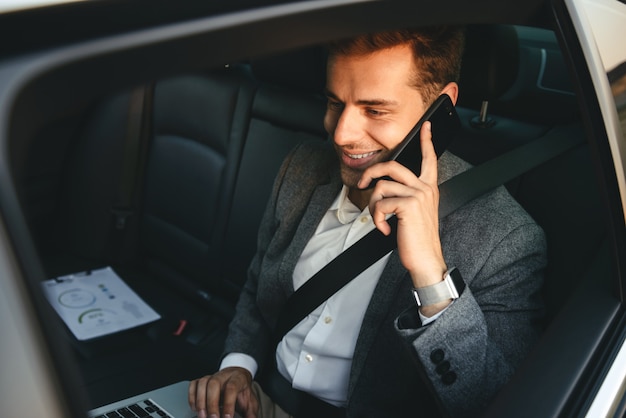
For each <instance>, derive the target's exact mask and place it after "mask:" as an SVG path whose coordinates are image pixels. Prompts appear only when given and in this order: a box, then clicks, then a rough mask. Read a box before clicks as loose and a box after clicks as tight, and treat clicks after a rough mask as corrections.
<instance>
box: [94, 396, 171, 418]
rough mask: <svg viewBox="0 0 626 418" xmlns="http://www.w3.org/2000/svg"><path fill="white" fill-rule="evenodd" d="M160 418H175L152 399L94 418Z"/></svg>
mask: <svg viewBox="0 0 626 418" xmlns="http://www.w3.org/2000/svg"><path fill="white" fill-rule="evenodd" d="M137 417H139V418H160V417H169V418H174V417H173V416H172V415H170V414H169V413H167V412H166V411H165V410H164V409H163V408H161V407H160V406H158V405H157V404H156V403H154V401H152V400H151V399H146V400H143V401H139V402H137V403H134V404H132V405H128V406H125V407H123V408H120V409H116V410H114V411H111V412H108V413H106V414H102V415H98V416H96V417H94V418H137Z"/></svg>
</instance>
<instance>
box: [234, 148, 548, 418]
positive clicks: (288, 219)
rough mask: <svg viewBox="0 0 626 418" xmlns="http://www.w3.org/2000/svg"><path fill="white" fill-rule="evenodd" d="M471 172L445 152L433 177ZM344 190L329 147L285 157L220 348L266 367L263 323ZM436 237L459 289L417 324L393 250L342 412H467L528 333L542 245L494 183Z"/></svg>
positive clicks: (480, 403)
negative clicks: (459, 278)
mask: <svg viewBox="0 0 626 418" xmlns="http://www.w3.org/2000/svg"><path fill="white" fill-rule="evenodd" d="M468 167H469V165H468V164H467V163H465V162H464V161H462V160H460V159H459V158H457V157H455V156H453V155H451V154H449V153H445V154H444V155H443V156H442V157H441V158H440V160H439V179H440V182H443V181H445V180H447V179H448V178H450V177H452V176H453V175H455V174H457V173H459V172H461V171H463V170H466V169H467V168H468ZM341 186H342V184H341V178H340V175H339V169H338V163H337V159H336V156H335V153H334V151H333V149H332V146H330V144H328V143H324V144H306V145H301V146H299V147H298V148H296V149H295V150H294V151H293V152H292V153H291V154H290V155H289V156H288V157H287V159H286V160H285V162H284V163H283V166H282V168H281V170H280V172H279V174H278V176H277V178H276V181H275V184H274V189H273V193H272V196H271V198H270V200H269V202H268V205H267V209H266V211H265V214H264V217H263V220H262V223H261V227H260V230H259V236H258V249H257V253H256V255H255V257H254V259H253V261H252V264H251V266H250V269H249V273H248V279H247V282H246V284H245V286H244V289H243V291H242V294H241V296H240V300H239V302H238V304H237V313H236V315H235V318H234V320H233V321H232V323H231V325H230V329H229V335H228V338H227V341H226V346H225V353H229V352H242V353H247V354H249V355H251V356H252V357H254V358H255V359H256V360H257V362H258V363H259V365H260V366H261V367H263V365H264V364H265V362H266V359H267V358H268V354H271V353H272V351H273V350H274V349H275V347H274V346H273V344H272V342H271V341H272V338H271V332H272V329H273V328H274V326H275V324H276V320H277V317H278V315H279V313H280V311H281V309H282V307H283V305H284V303H285V301H286V300H287V298H288V297H289V295H290V294H291V293H293V291H294V290H293V282H292V273H293V270H294V268H295V265H296V262H297V260H298V257H299V256H300V254H301V252H302V251H303V249H304V247H305V245H306V243H307V242H308V240H309V239H310V237H311V236H312V234H313V233H314V232H315V228H316V226H317V225H318V223H319V222H320V220H321V219H322V217H323V216H324V214H325V212H326V210H327V209H328V207H329V206H330V204H331V203H332V202H333V200H334V199H335V197H336V196H337V194H338V193H339V190H340V189H341ZM440 235H441V243H442V246H443V252H444V257H445V259H446V263H447V265H448V266H456V267H457V268H458V269H459V271H460V272H461V274H462V275H463V278H464V280H465V282H466V284H467V286H466V288H465V291H464V292H463V293H462V294H461V296H460V298H459V299H457V300H456V301H455V302H454V303H453V304H452V305H451V306H450V307H449V308H448V309H447V310H446V311H445V312H444V314H443V315H442V316H441V317H439V318H438V319H437V320H436V321H435V322H434V323H432V324H430V325H427V326H421V323H420V322H419V319H418V317H417V309H416V306H415V301H414V299H413V296H412V294H411V288H412V283H411V280H410V278H409V277H408V275H407V272H406V270H405V269H404V268H403V266H402V265H401V263H400V260H399V258H398V256H397V254H396V253H395V252H394V254H392V256H391V257H390V259H389V261H388V264H387V266H386V268H385V270H384V272H383V274H382V276H381V277H380V279H379V282H378V285H377V287H376V289H375V291H374V294H373V296H372V299H371V300H370V303H369V306H368V309H367V312H366V314H365V318H364V320H363V323H362V324H355V326H360V333H359V337H358V341H357V345H356V349H355V352H354V359H353V364H352V369H351V374H350V380H349V389H348V407H347V414H348V416H349V417H357V416H362V417H378V416H380V417H390V416H413V415H414V416H421V417H429V416H439V415H450V416H476V415H477V414H478V413H479V412H480V411H481V409H483V408H484V407H485V405H486V404H487V403H488V402H489V400H490V399H491V398H492V397H493V396H494V394H495V393H496V392H497V391H498V389H499V388H500V387H501V386H502V385H503V384H504V383H505V382H506V381H507V380H508V379H509V377H510V376H511V374H512V373H513V371H514V369H515V367H516V365H517V364H519V362H520V360H522V358H523V357H524V356H525V355H526V353H527V352H528V350H529V348H530V346H531V345H532V344H533V343H534V341H535V340H536V338H537V334H538V323H539V319H540V317H541V315H542V303H541V300H540V297H539V292H540V288H541V285H542V280H543V279H542V274H543V269H544V267H545V263H546V245H545V239H544V235H543V232H542V230H541V229H540V228H539V227H538V226H537V224H536V223H535V222H534V221H533V220H532V219H531V218H530V216H529V215H528V214H527V213H526V212H525V211H524V210H523V209H522V208H521V207H520V206H519V205H518V204H517V203H516V202H515V200H514V199H513V198H512V197H511V196H510V195H509V194H508V193H507V192H506V190H505V189H504V188H503V187H500V188H498V189H496V190H494V191H493V192H491V193H489V194H488V195H485V196H483V197H481V198H478V199H476V200H474V201H472V202H470V203H469V204H467V205H465V206H464V207H462V208H461V209H458V210H457V211H455V212H454V213H452V214H450V215H449V216H447V217H446V218H444V219H441V220H440ZM270 350H272V351H270Z"/></svg>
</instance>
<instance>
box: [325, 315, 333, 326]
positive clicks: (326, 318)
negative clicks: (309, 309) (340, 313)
mask: <svg viewBox="0 0 626 418" xmlns="http://www.w3.org/2000/svg"><path fill="white" fill-rule="evenodd" d="M331 322H333V318H331V317H330V316H327V317H325V318H324V323H325V324H330V323H331Z"/></svg>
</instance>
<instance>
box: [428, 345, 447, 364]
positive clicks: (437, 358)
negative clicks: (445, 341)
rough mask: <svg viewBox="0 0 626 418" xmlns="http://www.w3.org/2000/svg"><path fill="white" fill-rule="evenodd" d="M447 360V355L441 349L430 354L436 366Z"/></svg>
mask: <svg viewBox="0 0 626 418" xmlns="http://www.w3.org/2000/svg"><path fill="white" fill-rule="evenodd" d="M444 358H445V353H444V352H443V350H442V349H441V348H436V349H434V350H433V351H432V352H431V353H430V361H432V362H433V363H435V364H439V363H441V362H442V361H443V359H444Z"/></svg>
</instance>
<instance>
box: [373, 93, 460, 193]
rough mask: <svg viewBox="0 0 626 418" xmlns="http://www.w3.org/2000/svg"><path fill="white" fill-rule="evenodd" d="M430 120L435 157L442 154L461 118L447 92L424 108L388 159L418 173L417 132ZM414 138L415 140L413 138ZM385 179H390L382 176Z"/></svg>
mask: <svg viewBox="0 0 626 418" xmlns="http://www.w3.org/2000/svg"><path fill="white" fill-rule="evenodd" d="M426 121H430V123H431V129H432V135H433V145H434V147H435V153H436V154H437V158H439V157H440V156H441V154H443V152H444V151H445V150H446V148H447V147H448V145H450V142H452V139H454V137H455V135H456V134H457V132H458V130H459V128H460V127H461V120H460V119H459V115H458V114H457V113H456V109H455V108H454V104H453V103H452V100H451V99H450V96H448V95H447V94H442V95H441V96H439V97H438V98H437V100H435V102H434V103H433V104H432V105H431V106H430V107H429V108H428V109H427V110H426V112H425V113H424V116H422V117H421V118H420V120H419V121H417V123H416V124H415V126H414V127H413V128H412V129H411V131H410V132H409V133H408V134H407V136H406V137H405V138H404V139H403V140H402V142H400V144H398V146H397V147H396V149H395V150H394V151H393V153H392V154H391V156H390V158H389V160H396V161H397V162H399V163H400V164H402V165H403V166H405V167H407V168H409V169H410V170H411V171H413V172H414V173H415V175H416V176H419V175H420V171H421V167H422V148H421V145H420V140H419V132H420V129H421V127H422V125H423V124H424V122H426ZM414 138H415V140H413V139H414ZM383 178H384V179H386V180H392V179H390V178H388V177H383ZM378 180H379V179H374V180H372V182H371V183H370V185H369V187H368V188H372V187H374V185H375V184H376V182H377V181H378Z"/></svg>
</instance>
